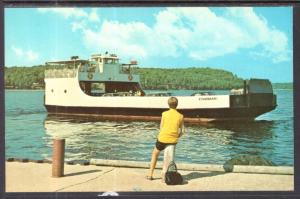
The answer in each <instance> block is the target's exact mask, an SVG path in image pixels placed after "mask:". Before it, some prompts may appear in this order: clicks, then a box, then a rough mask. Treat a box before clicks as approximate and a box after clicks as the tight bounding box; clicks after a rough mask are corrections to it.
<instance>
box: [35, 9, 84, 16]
mask: <svg viewBox="0 0 300 199" xmlns="http://www.w3.org/2000/svg"><path fill="white" fill-rule="evenodd" d="M38 11H39V12H41V13H48V12H50V13H56V14H59V15H62V16H63V17H64V18H71V17H75V18H85V17H88V16H89V15H88V13H86V12H85V11H83V10H82V9H78V8H38Z"/></svg>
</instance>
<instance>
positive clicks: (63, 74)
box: [45, 68, 77, 78]
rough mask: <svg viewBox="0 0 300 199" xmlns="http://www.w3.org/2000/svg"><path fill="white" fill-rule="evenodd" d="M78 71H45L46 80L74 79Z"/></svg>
mask: <svg viewBox="0 0 300 199" xmlns="http://www.w3.org/2000/svg"><path fill="white" fill-rule="evenodd" d="M76 73H77V70H76V69H66V68H64V69H48V70H45V78H74V77H76Z"/></svg>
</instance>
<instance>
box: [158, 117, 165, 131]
mask: <svg viewBox="0 0 300 199" xmlns="http://www.w3.org/2000/svg"><path fill="white" fill-rule="evenodd" d="M163 123H164V117H163V116H162V117H161V120H160V126H159V128H160V129H161V128H162V127H163Z"/></svg>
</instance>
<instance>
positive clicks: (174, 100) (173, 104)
mask: <svg viewBox="0 0 300 199" xmlns="http://www.w3.org/2000/svg"><path fill="white" fill-rule="evenodd" d="M168 104H169V107H170V108H174V109H175V108H176V107H177V105H178V100H177V98H176V97H170V98H169V99H168Z"/></svg>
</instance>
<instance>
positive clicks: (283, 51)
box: [43, 7, 291, 63]
mask: <svg viewBox="0 0 300 199" xmlns="http://www.w3.org/2000/svg"><path fill="white" fill-rule="evenodd" d="M43 12H45V11H43ZM52 12H56V13H59V14H62V15H63V16H65V17H66V18H68V17H71V16H72V17H75V18H76V16H77V18H80V19H81V21H73V22H72V31H77V30H81V31H82V34H83V40H84V42H85V44H86V46H87V47H88V48H89V49H90V50H93V51H97V52H99V51H110V52H114V53H117V54H119V55H120V56H121V57H122V58H125V59H126V58H131V57H134V58H136V57H139V58H150V57H155V56H157V55H160V56H164V57H178V56H181V55H182V54H186V55H188V56H189V57H190V58H191V59H194V60H208V59H211V58H216V57H220V56H224V55H227V54H230V53H234V52H236V51H238V50H240V49H248V50H249V51H251V50H252V51H251V53H250V55H252V56H257V57H263V58H267V59H270V60H272V61H273V62H274V63H276V62H282V61H286V60H288V59H290V54H291V52H290V50H289V46H288V38H287V36H286V35H285V33H284V32H282V31H280V30H278V29H276V28H274V27H271V26H270V25H269V24H268V22H267V20H266V19H265V18H263V17H262V16H259V15H257V14H256V13H255V12H254V10H253V8H250V7H238V8H233V7H232V8H227V9H226V10H225V12H224V13H223V14H217V13H215V12H213V11H212V10H211V9H209V8H204V7H181V8H177V7H176V8H175V7H174V8H167V9H165V10H162V11H160V12H159V13H157V14H156V15H155V16H154V17H155V22H154V24H153V25H152V26H149V25H147V24H144V23H142V22H137V21H135V22H127V23H120V22H118V21H108V20H105V21H103V22H102V24H101V25H100V26H98V28H96V29H95V28H91V26H90V25H91V24H90V23H92V22H93V23H94V24H100V23H99V21H100V19H99V16H98V14H97V12H96V10H95V9H92V10H91V12H90V13H87V12H84V11H83V10H80V9H76V8H70V10H67V9H64V10H53V11H52ZM75 13H76V14H75ZM80 13H81V14H80ZM84 19H87V20H84ZM254 49H260V50H259V51H257V52H253V51H254Z"/></svg>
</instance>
